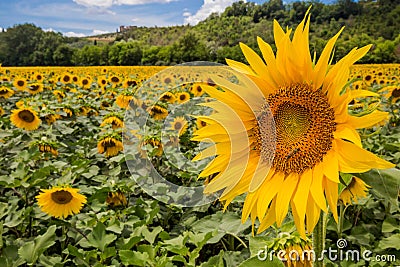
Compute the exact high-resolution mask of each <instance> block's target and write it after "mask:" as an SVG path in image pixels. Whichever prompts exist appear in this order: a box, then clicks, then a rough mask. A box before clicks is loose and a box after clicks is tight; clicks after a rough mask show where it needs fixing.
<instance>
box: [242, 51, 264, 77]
mask: <svg viewBox="0 0 400 267" xmlns="http://www.w3.org/2000/svg"><path fill="white" fill-rule="evenodd" d="M239 45H240V48H241V49H242V52H243V54H244V56H245V58H246V60H247V62H249V64H250V67H251V68H252V69H253V70H254V71H255V72H256V73H257V74H258V75H259V76H263V75H264V74H266V73H268V69H267V66H266V65H265V63H264V61H263V60H262V59H261V57H260V56H259V55H257V53H256V52H254V51H253V49H251V48H250V47H248V46H247V45H245V44H244V43H239Z"/></svg>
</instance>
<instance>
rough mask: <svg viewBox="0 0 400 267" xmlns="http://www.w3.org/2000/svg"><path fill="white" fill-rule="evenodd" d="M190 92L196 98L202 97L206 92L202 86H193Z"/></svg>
mask: <svg viewBox="0 0 400 267" xmlns="http://www.w3.org/2000/svg"><path fill="white" fill-rule="evenodd" d="M190 92H191V93H192V94H193V95H194V96H202V95H203V94H204V90H203V88H202V87H201V85H200V84H197V83H196V84H193V85H192V86H191V87H190Z"/></svg>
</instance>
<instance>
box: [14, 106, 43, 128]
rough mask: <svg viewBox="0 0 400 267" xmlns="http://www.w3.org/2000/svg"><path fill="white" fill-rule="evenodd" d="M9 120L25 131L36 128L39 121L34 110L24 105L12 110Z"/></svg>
mask: <svg viewBox="0 0 400 267" xmlns="http://www.w3.org/2000/svg"><path fill="white" fill-rule="evenodd" d="M10 120H11V122H12V124H14V125H15V126H16V127H18V128H21V129H25V130H27V131H32V130H36V129H37V128H39V125H40V123H41V120H40V119H39V117H38V116H37V114H36V111H34V110H33V109H31V108H25V107H21V108H19V109H15V110H13V111H12V114H11V116H10Z"/></svg>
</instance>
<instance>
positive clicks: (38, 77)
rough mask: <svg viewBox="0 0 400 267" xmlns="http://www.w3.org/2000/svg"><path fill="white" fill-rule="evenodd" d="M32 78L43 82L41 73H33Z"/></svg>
mask: <svg viewBox="0 0 400 267" xmlns="http://www.w3.org/2000/svg"><path fill="white" fill-rule="evenodd" d="M33 79H34V80H35V82H43V80H44V76H43V74H42V73H35V74H34V75H33Z"/></svg>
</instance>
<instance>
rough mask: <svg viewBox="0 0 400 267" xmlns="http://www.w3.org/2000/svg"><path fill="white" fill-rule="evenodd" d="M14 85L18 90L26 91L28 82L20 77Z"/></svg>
mask: <svg viewBox="0 0 400 267" xmlns="http://www.w3.org/2000/svg"><path fill="white" fill-rule="evenodd" d="M13 85H14V87H15V88H17V89H18V90H20V91H24V90H25V89H26V85H27V82H26V79H25V78H22V77H18V78H15V79H14V82H13Z"/></svg>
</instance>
